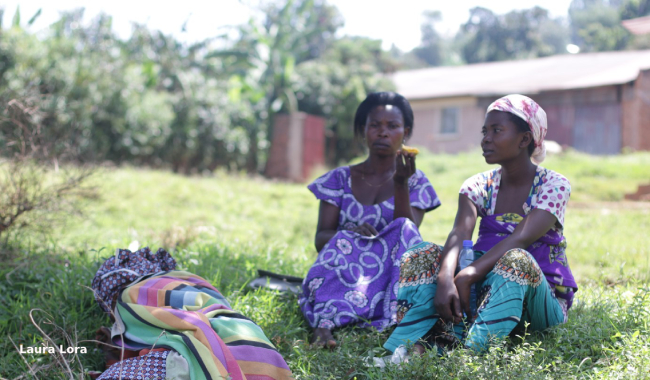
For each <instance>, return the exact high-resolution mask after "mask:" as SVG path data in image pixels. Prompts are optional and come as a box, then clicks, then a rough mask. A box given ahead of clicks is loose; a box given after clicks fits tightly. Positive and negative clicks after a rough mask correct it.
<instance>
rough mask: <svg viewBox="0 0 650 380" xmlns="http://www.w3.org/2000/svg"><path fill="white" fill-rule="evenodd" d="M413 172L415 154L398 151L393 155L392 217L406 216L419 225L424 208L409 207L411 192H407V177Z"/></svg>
mask: <svg viewBox="0 0 650 380" xmlns="http://www.w3.org/2000/svg"><path fill="white" fill-rule="evenodd" d="M413 174H415V155H414V154H413V153H406V152H402V153H398V154H397V157H395V175H394V176H393V184H394V186H395V198H394V199H395V210H394V212H393V219H397V218H408V219H411V221H412V222H413V223H415V225H416V226H418V227H420V224H422V219H424V210H422V209H419V208H414V207H411V194H410V192H409V178H411V176H412V175H413Z"/></svg>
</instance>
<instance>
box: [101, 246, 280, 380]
mask: <svg viewBox="0 0 650 380" xmlns="http://www.w3.org/2000/svg"><path fill="white" fill-rule="evenodd" d="M115 260H117V261H115ZM115 262H117V263H118V264H117V265H115ZM162 263H164V264H162ZM121 266H123V267H121ZM172 266H173V267H175V262H174V261H173V258H171V256H169V254H167V253H166V252H164V250H159V251H158V255H150V251H149V250H148V249H143V250H140V251H138V252H130V251H128V250H118V254H117V255H116V256H115V257H112V258H110V259H109V260H107V261H106V262H105V263H104V265H102V267H101V268H100V270H99V271H98V273H97V275H96V276H95V279H94V280H93V289H94V290H95V293H96V297H97V298H98V302H99V304H100V305H106V304H109V303H110V302H111V300H112V299H113V298H114V296H115V295H118V297H117V300H116V301H117V302H116V306H115V309H114V314H113V315H114V317H115V319H116V322H115V324H114V325H113V330H112V340H113V343H114V344H116V345H118V346H123V347H124V348H125V349H128V350H136V351H137V350H142V349H151V348H152V347H153V348H166V349H168V350H169V351H163V352H155V351H154V352H149V353H146V354H144V355H141V356H139V357H135V358H131V359H127V360H124V361H122V362H118V363H116V364H113V365H112V366H111V367H110V368H109V369H108V370H107V371H105V373H104V374H102V377H101V378H102V379H118V378H120V375H122V377H121V378H122V379H125V380H129V379H145V378H147V379H148V378H153V379H158V378H165V377H167V378H175V379H183V378H187V379H192V380H194V379H218V378H230V379H249V380H250V379H290V378H292V375H291V371H290V370H289V367H288V366H287V364H286V362H285V361H284V359H283V358H282V356H281V355H280V353H279V352H278V351H277V350H276V348H275V347H274V346H273V344H272V343H271V342H270V341H269V340H268V338H267V337H266V336H265V335H264V333H263V332H262V330H261V328H260V327H259V326H258V325H256V324H255V323H254V322H252V321H251V320H250V319H248V318H246V317H244V316H243V315H241V314H239V313H237V312H236V311H234V310H232V309H231V308H230V305H229V304H228V301H227V300H226V299H225V298H224V297H223V296H222V295H221V293H219V291H218V290H217V289H216V288H214V287H213V286H212V285H211V284H210V283H209V282H207V281H206V280H205V279H203V278H201V277H199V276H197V275H194V274H192V273H188V272H183V271H166V272H160V269H162V268H164V267H167V268H169V267H172ZM121 269H127V270H121ZM147 276H148V277H147ZM129 280H131V281H129ZM125 285H128V286H127V287H125ZM120 371H121V373H120ZM125 371H126V372H125ZM127 375H128V376H127ZM154 375H155V376H154ZM159 376H160V377H159Z"/></svg>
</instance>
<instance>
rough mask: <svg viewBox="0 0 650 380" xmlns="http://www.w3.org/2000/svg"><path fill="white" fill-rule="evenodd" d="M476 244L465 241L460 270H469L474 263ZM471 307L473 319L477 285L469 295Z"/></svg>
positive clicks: (461, 252) (460, 257)
mask: <svg viewBox="0 0 650 380" xmlns="http://www.w3.org/2000/svg"><path fill="white" fill-rule="evenodd" d="M473 247H474V243H473V242H472V241H471V240H463V249H461V251H460V254H459V255H458V266H459V267H460V270H463V269H465V268H467V267H468V266H469V265H470V264H471V263H473V262H474V248H473ZM469 305H470V309H471V310H472V315H471V316H472V317H473V316H474V315H475V314H476V285H475V284H472V288H471V290H470V294H469Z"/></svg>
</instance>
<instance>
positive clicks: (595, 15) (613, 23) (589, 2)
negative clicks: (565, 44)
mask: <svg viewBox="0 0 650 380" xmlns="http://www.w3.org/2000/svg"><path fill="white" fill-rule="evenodd" d="M621 5H622V1H621V0H573V1H572V2H571V5H570V6H569V18H570V20H571V41H572V42H573V43H574V44H576V45H578V46H580V50H581V51H584V52H592V51H612V50H623V49H625V48H626V47H627V44H628V42H629V40H630V33H629V32H628V31H627V30H625V28H623V27H622V26H621V15H620V13H619V10H618V9H619V7H620V6H621Z"/></svg>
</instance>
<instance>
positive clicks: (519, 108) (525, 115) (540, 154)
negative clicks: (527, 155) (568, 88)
mask: <svg viewBox="0 0 650 380" xmlns="http://www.w3.org/2000/svg"><path fill="white" fill-rule="evenodd" d="M490 111H503V112H510V113H512V114H514V115H517V116H519V117H520V118H522V119H524V120H525V121H526V122H527V123H528V125H529V126H530V131H531V132H533V140H534V141H535V150H534V151H533V154H532V156H531V159H532V160H533V162H535V163H537V164H539V163H541V162H542V161H544V158H545V157H546V146H544V137H546V130H547V129H548V126H547V122H546V112H544V110H543V109H542V107H540V106H539V104H537V103H535V101H534V100H533V99H531V98H529V97H527V96H524V95H519V94H512V95H506V96H504V97H502V98H499V99H497V100H495V101H494V102H493V103H492V104H490V106H489V107H488V109H487V111H486V114H487V113H489V112H490Z"/></svg>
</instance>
